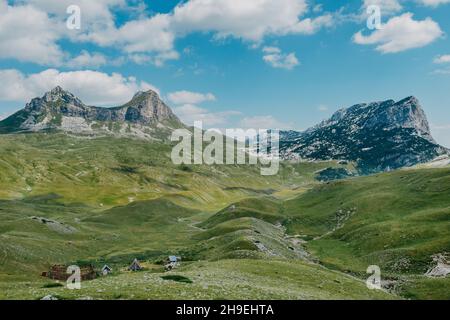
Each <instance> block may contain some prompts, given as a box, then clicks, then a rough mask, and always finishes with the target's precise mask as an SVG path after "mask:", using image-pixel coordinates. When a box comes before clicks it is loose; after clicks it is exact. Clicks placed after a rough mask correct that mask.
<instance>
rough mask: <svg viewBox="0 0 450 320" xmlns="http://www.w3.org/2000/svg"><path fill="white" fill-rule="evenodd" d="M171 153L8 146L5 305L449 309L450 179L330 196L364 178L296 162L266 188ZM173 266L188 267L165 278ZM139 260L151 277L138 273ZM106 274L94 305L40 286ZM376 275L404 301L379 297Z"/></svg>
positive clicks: (359, 187) (1, 158)
mask: <svg viewBox="0 0 450 320" xmlns="http://www.w3.org/2000/svg"><path fill="white" fill-rule="evenodd" d="M170 150H171V145H170V144H169V143H163V142H152V143H149V142H148V141H142V140H132V139H118V138H112V137H73V136H69V135H65V134H57V133H52V134H45V133H40V134H21V135H2V136H0V240H1V241H0V292H1V293H0V298H3V299H14V298H27V299H38V298H41V297H43V296H45V295H47V294H53V295H55V296H58V297H60V298H67V299H71V298H80V297H85V296H89V297H92V298H112V299H131V298H136V299H147V298H150V299H170V298H189V299H191V298H204V299H216V298H226V299H233V298H242V299H247V298H250V299H263V298H266V299H372V298H382V299H383V298H389V299H390V298H402V297H407V298H409V297H411V298H426V299H428V298H448V295H449V290H448V289H447V287H448V278H443V279H441V278H439V279H430V278H427V277H424V276H423V274H424V273H425V272H426V271H427V269H428V268H429V267H430V266H431V265H432V255H434V254H437V253H445V252H449V251H450V239H449V235H450V233H449V228H450V225H449V221H450V219H449V210H450V209H449V208H450V201H449V197H448V196H449V194H450V169H449V168H444V169H420V170H401V171H396V172H392V173H387V174H379V175H375V176H370V177H360V178H351V179H348V180H343V181H337V182H324V183H321V182H319V181H318V180H317V179H316V178H317V177H318V175H319V173H320V171H321V170H323V169H326V168H345V169H348V170H352V165H351V164H338V163H336V162H301V163H293V162H284V163H282V164H281V167H280V172H279V174H278V175H277V176H273V177H270V176H269V177H263V176H261V175H260V172H259V168H258V167H257V166H177V165H173V164H172V162H171V161H170ZM168 255H178V256H180V257H181V258H182V264H181V266H180V267H179V268H178V269H175V270H174V271H171V272H164V269H163V266H162V261H163V260H164V259H165V258H166V257H167V256H168ZM134 258H138V259H139V260H140V261H141V262H142V263H143V265H144V267H145V270H144V271H143V272H139V273H130V272H127V271H126V267H127V266H128V265H129V264H130V262H131V261H132V260H133V259H134ZM105 263H107V264H108V265H110V266H112V267H113V269H114V273H113V275H112V276H110V277H102V278H99V279H97V280H94V281H89V282H83V289H82V290H81V291H70V290H67V289H66V288H64V287H57V286H58V284H55V283H54V282H53V281H51V280H49V279H47V278H44V277H41V276H40V274H41V272H43V271H46V270H48V268H49V266H50V265H53V264H66V265H68V264H79V265H82V264H93V265H94V266H95V267H96V268H97V269H99V268H101V267H102V266H103V264H105ZM370 264H377V265H379V266H380V267H381V269H382V276H386V277H388V279H389V280H391V281H392V282H393V283H394V288H393V290H392V292H391V293H387V292H384V291H371V290H368V289H367V288H366V286H365V284H364V281H365V279H366V278H367V276H368V275H367V274H366V273H365V271H366V268H367V266H368V265H370ZM167 275H176V276H182V277H185V278H187V279H189V280H190V281H188V282H191V283H188V282H177V281H173V280H170V279H172V278H170V277H169V278H167V277H166V276H167ZM163 277H166V278H167V279H169V280H167V279H165V278H163ZM173 279H178V278H177V277H173ZM180 279H181V278H180ZM168 288H171V289H174V290H170V289H168Z"/></svg>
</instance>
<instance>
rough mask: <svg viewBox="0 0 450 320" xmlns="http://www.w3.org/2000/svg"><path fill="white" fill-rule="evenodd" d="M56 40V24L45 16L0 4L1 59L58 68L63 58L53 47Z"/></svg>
mask: <svg viewBox="0 0 450 320" xmlns="http://www.w3.org/2000/svg"><path fill="white" fill-rule="evenodd" d="M59 37H60V34H59V33H58V28H57V25H56V23H55V22H54V21H52V20H51V19H50V18H49V17H48V15H47V14H46V13H45V12H43V11H40V10H38V9H36V8H35V7H33V6H29V5H26V6H22V5H21V6H9V5H8V4H7V2H6V1H4V0H0V58H13V59H17V60H19V61H27V62H34V63H38V64H44V65H59V64H61V62H62V60H63V58H64V53H63V52H62V50H61V49H60V47H59V46H58V45H57V44H56V41H57V40H58V39H59Z"/></svg>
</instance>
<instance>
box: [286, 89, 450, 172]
mask: <svg viewBox="0 0 450 320" xmlns="http://www.w3.org/2000/svg"><path fill="white" fill-rule="evenodd" d="M280 152H281V156H282V158H284V159H298V158H301V159H308V160H341V161H353V162H355V163H356V164H357V166H358V169H359V171H360V172H361V173H372V172H379V171H389V170H391V169H397V168H401V167H407V166H413V165H415V164H418V163H423V162H427V161H430V160H432V159H434V158H436V157H438V156H440V155H442V154H447V153H449V150H448V149H446V148H444V147H442V146H440V145H438V144H437V143H436V142H435V140H434V139H433V137H432V136H431V133H430V127H429V124H428V121H427V118H426V115H425V112H424V111H423V109H422V107H421V106H420V103H419V101H418V100H417V99H416V98H415V97H408V98H406V99H403V100H401V101H398V102H395V101H394V100H387V101H383V102H374V103H369V104H365V103H364V104H357V105H354V106H352V107H350V108H347V109H341V110H339V111H337V112H336V113H335V114H334V115H333V116H332V117H331V118H330V119H328V120H325V121H323V122H321V123H320V124H319V125H317V126H315V127H312V128H310V129H308V130H306V131H304V132H295V131H288V132H281V133H280Z"/></svg>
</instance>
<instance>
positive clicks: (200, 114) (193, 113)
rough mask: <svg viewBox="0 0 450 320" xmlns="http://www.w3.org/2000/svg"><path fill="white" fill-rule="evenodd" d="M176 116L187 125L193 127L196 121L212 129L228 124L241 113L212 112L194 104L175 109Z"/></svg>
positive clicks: (230, 111)
mask: <svg viewBox="0 0 450 320" xmlns="http://www.w3.org/2000/svg"><path fill="white" fill-rule="evenodd" d="M173 111H174V112H175V114H176V115H177V116H178V117H179V118H180V119H181V121H183V122H184V123H186V124H187V125H193V124H194V122H195V121H202V122H203V127H204V128H212V127H215V126H220V125H224V124H227V123H228V121H229V119H230V117H233V116H238V115H240V114H241V113H240V112H238V111H232V110H229V111H221V112H211V111H209V110H207V109H204V108H201V107H199V106H196V105H192V104H185V105H182V106H179V107H176V108H173Z"/></svg>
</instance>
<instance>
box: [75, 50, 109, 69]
mask: <svg viewBox="0 0 450 320" xmlns="http://www.w3.org/2000/svg"><path fill="white" fill-rule="evenodd" d="M106 63H107V60H106V57H105V55H103V54H101V53H98V52H94V53H92V54H91V53H89V52H88V51H86V50H83V51H82V52H81V53H80V55H78V56H76V57H75V58H73V59H72V60H70V61H69V62H68V63H67V66H69V67H72V68H82V67H90V68H98V67H101V66H104V65H105V64H106Z"/></svg>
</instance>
